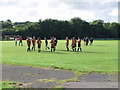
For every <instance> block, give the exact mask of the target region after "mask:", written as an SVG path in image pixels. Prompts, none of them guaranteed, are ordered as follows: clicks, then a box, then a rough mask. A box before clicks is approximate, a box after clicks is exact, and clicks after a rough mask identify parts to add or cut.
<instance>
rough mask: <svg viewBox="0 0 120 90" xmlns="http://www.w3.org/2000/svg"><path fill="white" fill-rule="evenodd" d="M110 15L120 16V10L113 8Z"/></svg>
mask: <svg viewBox="0 0 120 90" xmlns="http://www.w3.org/2000/svg"><path fill="white" fill-rule="evenodd" d="M109 15H110V16H118V10H116V9H115V10H112V11H111V12H110V13H109Z"/></svg>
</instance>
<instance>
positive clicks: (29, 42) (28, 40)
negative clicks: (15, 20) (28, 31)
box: [27, 37, 31, 52]
mask: <svg viewBox="0 0 120 90" xmlns="http://www.w3.org/2000/svg"><path fill="white" fill-rule="evenodd" d="M27 45H28V49H27V52H28V51H30V52H31V50H30V46H31V39H30V37H28V38H27Z"/></svg>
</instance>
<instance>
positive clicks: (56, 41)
mask: <svg viewBox="0 0 120 90" xmlns="http://www.w3.org/2000/svg"><path fill="white" fill-rule="evenodd" d="M54 41H55V48H56V46H57V43H58V40H57V39H56V38H54Z"/></svg>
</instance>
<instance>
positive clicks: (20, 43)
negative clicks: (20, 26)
mask: <svg viewBox="0 0 120 90" xmlns="http://www.w3.org/2000/svg"><path fill="white" fill-rule="evenodd" d="M20 45H21V46H23V43H22V37H21V36H20V38H19V46H20Z"/></svg>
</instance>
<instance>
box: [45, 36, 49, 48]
mask: <svg viewBox="0 0 120 90" xmlns="http://www.w3.org/2000/svg"><path fill="white" fill-rule="evenodd" d="M44 39H45V46H46V50H47V49H50V48H49V47H48V40H47V38H46V37H45V38H44Z"/></svg>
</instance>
